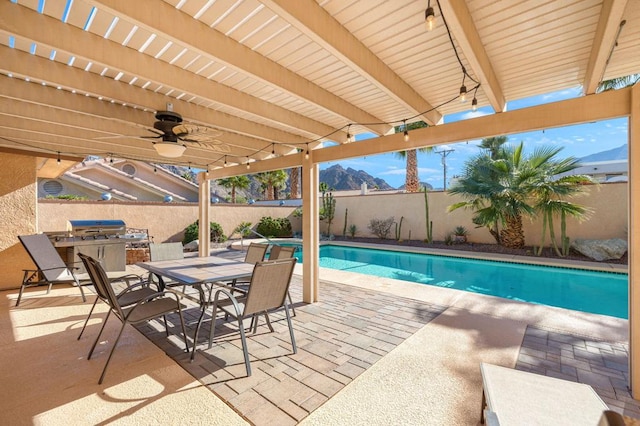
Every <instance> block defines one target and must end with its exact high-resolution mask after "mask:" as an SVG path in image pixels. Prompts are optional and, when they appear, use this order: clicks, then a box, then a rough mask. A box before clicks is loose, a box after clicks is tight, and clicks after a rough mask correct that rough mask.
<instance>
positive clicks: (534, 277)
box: [296, 245, 628, 318]
mask: <svg viewBox="0 0 640 426" xmlns="http://www.w3.org/2000/svg"><path fill="white" fill-rule="evenodd" d="M296 257H297V258H298V261H300V262H301V261H302V252H301V251H298V252H296ZM320 267H323V268H332V269H339V270H341V271H350V272H357V273H360V274H367V275H375V276H378V277H386V278H393V279H397V280H404V281H411V282H415V283H420V284H427V285H433V286H438V287H446V288H453V289H457V290H464V291H470V292H473V293H480V294H487V295H491V296H498V297H504V298H506V299H512V300H519V301H523V302H529V303H536V304H542V305H549V306H557V307H560V308H566V309H572V310H576V311H582V312H591V313H595V314H602V315H609V316H613V317H618V318H627V317H628V306H627V303H628V302H627V301H628V294H627V286H628V276H627V274H619V273H607V272H594V271H587V270H581V269H569V268H554V267H545V266H536V265H525V264H516V263H508V262H494V261H486V260H472V259H462V258H455V257H448V256H434V255H427V254H418V253H407V252H397V251H389V250H375V249H364V248H353V247H342V246H334V245H323V246H321V247H320Z"/></svg>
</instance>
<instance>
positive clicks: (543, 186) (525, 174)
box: [449, 142, 584, 248]
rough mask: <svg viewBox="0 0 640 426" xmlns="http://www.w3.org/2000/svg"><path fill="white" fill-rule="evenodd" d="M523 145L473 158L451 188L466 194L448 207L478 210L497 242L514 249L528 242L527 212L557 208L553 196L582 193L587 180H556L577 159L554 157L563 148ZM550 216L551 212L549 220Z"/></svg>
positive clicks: (572, 207)
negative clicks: (527, 148) (493, 155)
mask: <svg viewBox="0 0 640 426" xmlns="http://www.w3.org/2000/svg"><path fill="white" fill-rule="evenodd" d="M523 146H524V144H523V143H522V142H521V143H520V144H519V145H518V146H516V147H503V148H501V149H500V150H499V151H498V152H497V154H496V158H491V156H490V154H489V153H483V154H480V155H478V156H477V157H475V158H473V159H471V160H470V161H468V162H467V164H466V165H465V174H464V175H463V176H462V177H461V178H460V179H459V180H458V181H457V182H456V184H455V185H454V187H453V188H451V189H450V190H449V192H450V193H452V194H460V195H462V196H463V197H464V198H466V200H465V201H462V202H460V203H456V204H453V205H451V206H449V211H452V210H455V209H458V208H471V209H473V210H475V214H474V217H473V221H474V223H475V224H476V225H479V226H486V227H487V228H489V231H490V232H491V234H492V235H493V236H494V238H495V239H496V241H497V242H498V243H499V244H501V245H503V246H505V247H509V248H522V247H524V242H525V239H524V231H523V228H522V217H523V216H532V215H533V214H534V213H535V212H536V211H541V210H544V211H547V212H548V211H554V212H555V211H557V207H558V203H550V201H552V200H553V201H558V200H559V196H560V195H562V196H567V195H572V194H574V193H576V192H579V188H576V187H578V185H579V184H580V183H582V182H584V180H583V179H582V178H581V177H578V178H575V177H567V178H566V179H560V180H561V183H558V184H556V183H555V182H556V181H555V180H554V179H556V177H555V176H556V175H557V173H558V172H560V173H562V172H566V171H569V170H573V169H574V168H575V167H576V164H577V161H576V160H574V159H572V158H569V159H565V160H560V161H557V160H554V157H555V156H556V155H557V154H558V152H559V151H560V150H561V148H540V149H537V150H535V151H534V152H533V154H532V155H530V156H528V157H526V156H524V154H523ZM545 202H546V205H545ZM564 206H565V208H564V211H565V214H566V213H569V214H573V213H576V214H578V215H579V214H580V208H577V207H576V206H575V205H571V204H565V205H564ZM552 215H553V213H551V216H552ZM551 216H549V213H547V216H546V218H547V221H548V219H549V217H551ZM499 226H502V227H503V229H502V230H499ZM545 232H546V231H545ZM563 237H565V236H563Z"/></svg>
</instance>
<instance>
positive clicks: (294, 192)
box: [289, 167, 300, 199]
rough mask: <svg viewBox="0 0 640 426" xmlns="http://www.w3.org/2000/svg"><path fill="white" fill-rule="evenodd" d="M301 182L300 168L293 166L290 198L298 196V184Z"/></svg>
mask: <svg viewBox="0 0 640 426" xmlns="http://www.w3.org/2000/svg"><path fill="white" fill-rule="evenodd" d="M299 182H300V168H299V167H293V168H291V169H289V187H290V191H289V198H292V199H293V198H298V197H299V195H298V194H299V193H298V185H299Z"/></svg>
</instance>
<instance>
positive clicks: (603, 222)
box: [321, 182, 628, 245]
mask: <svg viewBox="0 0 640 426" xmlns="http://www.w3.org/2000/svg"><path fill="white" fill-rule="evenodd" d="M587 191H588V194H585V195H584V196H580V197H576V198H574V199H573V200H572V201H573V202H575V203H577V204H582V205H584V206H586V207H589V208H590V209H591V210H592V214H591V216H590V218H589V219H587V220H585V221H583V222H582V223H580V222H578V221H577V220H575V219H573V218H569V219H567V235H568V236H569V238H571V239H576V238H588V239H592V238H593V239H605V238H624V239H626V238H627V234H626V232H627V204H628V201H627V184H626V183H624V182H622V183H612V184H606V185H605V184H603V185H598V186H589V187H587ZM428 197H429V219H430V221H431V222H433V238H434V240H444V238H445V236H446V235H447V234H450V233H451V231H452V230H453V228H455V227H456V226H464V227H465V228H467V230H468V231H469V237H468V240H469V241H471V242H476V243H494V242H495V240H494V239H493V237H492V236H491V235H490V234H489V232H488V231H487V230H486V229H484V228H475V227H474V225H473V223H472V221H471V218H472V216H473V212H472V211H468V210H463V209H458V210H455V211H453V212H447V208H448V206H450V205H452V204H455V203H456V202H458V201H461V198H459V197H457V196H452V195H449V194H447V193H444V192H441V191H437V192H429V194H428ZM346 209H348V210H349V211H348V215H347V226H350V225H351V224H355V225H356V227H357V230H358V232H357V234H356V235H357V236H362V237H369V236H373V234H371V232H370V231H369V229H368V228H367V226H368V224H369V222H370V221H371V219H373V218H376V219H386V218H389V217H394V218H395V221H396V222H400V218H401V217H403V220H402V232H401V238H402V239H405V240H406V239H409V232H411V239H414V240H416V239H418V240H424V239H425V238H426V235H427V232H426V225H425V224H426V219H425V201H424V194H423V193H414V194H403V193H398V194H385V195H374V194H370V195H366V196H350V197H336V213H335V219H334V222H333V223H332V224H331V233H332V234H335V235H342V232H343V229H344V216H345V210H346ZM555 225H556V226H555V229H556V235H557V236H559V235H560V223H559V221H558V222H557V223H556V224H555ZM321 230H322V231H323V232H325V231H326V224H325V223H323V224H321ZM524 231H525V238H526V244H527V245H535V244H539V243H540V234H541V232H542V226H541V222H539V221H533V222H532V221H531V220H530V219H524ZM389 237H390V238H394V237H395V227H392V228H391V233H390V235H389ZM546 242H547V244H548V243H549V239H548V237H547V240H546Z"/></svg>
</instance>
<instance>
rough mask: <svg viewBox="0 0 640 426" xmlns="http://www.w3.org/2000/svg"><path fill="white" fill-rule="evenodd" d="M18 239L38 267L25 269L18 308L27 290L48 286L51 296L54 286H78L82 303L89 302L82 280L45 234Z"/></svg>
mask: <svg viewBox="0 0 640 426" xmlns="http://www.w3.org/2000/svg"><path fill="white" fill-rule="evenodd" d="M18 239H19V240H20V243H22V246H23V247H24V249H25V250H26V251H27V253H28V254H29V257H31V260H32V261H33V263H34V264H35V265H36V269H23V271H24V274H23V277H22V285H21V286H20V293H18V300H16V306H18V305H20V300H22V293H23V292H24V289H25V288H27V287H37V286H43V285H47V286H48V288H47V294H49V292H50V291H51V287H52V286H53V284H72V285H76V286H77V287H78V288H79V289H80V294H81V295H82V301H83V302H86V301H87V298H86V297H85V295H84V291H83V290H82V285H81V283H80V280H79V279H78V277H76V275H74V273H73V271H72V270H71V268H70V267H69V266H67V264H66V263H64V261H63V260H62V258H61V257H60V255H59V254H58V252H57V251H56V249H55V247H54V246H53V244H51V241H49V237H47V236H46V235H45V234H35V235H19V236H18Z"/></svg>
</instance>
